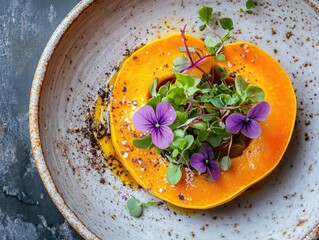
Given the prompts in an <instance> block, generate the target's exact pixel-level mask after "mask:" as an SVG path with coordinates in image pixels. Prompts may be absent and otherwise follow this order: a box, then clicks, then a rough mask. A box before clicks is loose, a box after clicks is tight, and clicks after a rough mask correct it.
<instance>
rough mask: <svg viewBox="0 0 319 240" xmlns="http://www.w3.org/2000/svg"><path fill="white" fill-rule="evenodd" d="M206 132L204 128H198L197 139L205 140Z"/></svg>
mask: <svg viewBox="0 0 319 240" xmlns="http://www.w3.org/2000/svg"><path fill="white" fill-rule="evenodd" d="M207 136H208V133H207V131H206V130H200V131H199V133H198V136H197V139H198V141H200V142H204V141H206V139H207Z"/></svg>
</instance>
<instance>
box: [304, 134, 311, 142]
mask: <svg viewBox="0 0 319 240" xmlns="http://www.w3.org/2000/svg"><path fill="white" fill-rule="evenodd" d="M304 139H305V141H309V139H310V137H309V135H308V133H305V138H304Z"/></svg>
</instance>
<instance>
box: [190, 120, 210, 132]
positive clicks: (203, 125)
mask: <svg viewBox="0 0 319 240" xmlns="http://www.w3.org/2000/svg"><path fill="white" fill-rule="evenodd" d="M191 128H195V129H198V130H206V129H207V125H206V123H203V122H199V123H194V124H192V125H191Z"/></svg>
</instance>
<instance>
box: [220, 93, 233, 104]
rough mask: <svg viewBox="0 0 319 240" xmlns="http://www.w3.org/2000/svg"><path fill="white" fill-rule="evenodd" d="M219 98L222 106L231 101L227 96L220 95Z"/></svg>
mask: <svg viewBox="0 0 319 240" xmlns="http://www.w3.org/2000/svg"><path fill="white" fill-rule="evenodd" d="M219 98H220V101H221V102H222V103H223V104H224V106H227V105H228V103H229V101H230V100H231V96H229V95H228V94H220V96H219Z"/></svg>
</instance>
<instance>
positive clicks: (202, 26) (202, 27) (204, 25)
mask: <svg viewBox="0 0 319 240" xmlns="http://www.w3.org/2000/svg"><path fill="white" fill-rule="evenodd" d="M206 27H207V25H206V24H203V25H200V26H199V31H204V30H205V28H206Z"/></svg>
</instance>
